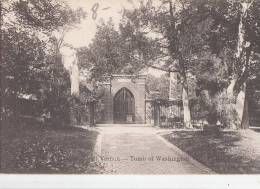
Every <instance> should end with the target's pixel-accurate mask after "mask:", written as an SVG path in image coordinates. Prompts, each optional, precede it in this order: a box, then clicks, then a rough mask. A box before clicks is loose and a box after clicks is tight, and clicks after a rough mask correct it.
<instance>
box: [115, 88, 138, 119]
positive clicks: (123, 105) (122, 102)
mask: <svg viewBox="0 0 260 189" xmlns="http://www.w3.org/2000/svg"><path fill="white" fill-rule="evenodd" d="M113 103H114V123H134V122H135V98H134V95H133V93H132V92H131V91H130V90H129V89H127V88H126V87H123V88H121V89H120V90H118V92H117V93H116V94H115V96H114V99H113Z"/></svg>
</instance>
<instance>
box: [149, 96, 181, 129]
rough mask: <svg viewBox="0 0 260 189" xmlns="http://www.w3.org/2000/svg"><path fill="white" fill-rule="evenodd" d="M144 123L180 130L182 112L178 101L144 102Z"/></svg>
mask: <svg viewBox="0 0 260 189" xmlns="http://www.w3.org/2000/svg"><path fill="white" fill-rule="evenodd" d="M146 123H148V124H153V125H155V126H160V127H167V128H168V127H170V128H181V127H182V126H183V110H182V103H181V101H180V100H146Z"/></svg>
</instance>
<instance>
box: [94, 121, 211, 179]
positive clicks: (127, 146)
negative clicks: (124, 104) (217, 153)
mask: <svg viewBox="0 0 260 189" xmlns="http://www.w3.org/2000/svg"><path fill="white" fill-rule="evenodd" d="M98 129H99V131H100V137H99V142H98V143H99V144H98V145H97V148H98V149H99V152H100V153H101V157H100V161H101V162H102V164H103V165H104V167H105V173H106V174H209V173H213V172H212V171H211V170H209V169H208V168H207V167H205V166H204V165H202V164H200V163H198V162H196V161H195V160H193V159H192V158H191V157H190V156H188V155H187V154H185V153H184V152H182V151H180V150H179V149H178V148H177V147H175V146H173V145H171V144H169V143H167V142H166V140H164V139H162V138H161V137H160V136H159V134H158V133H159V132H160V131H161V130H160V129H156V128H153V127H142V126H140V127H139V126H136V127H124V126H108V127H105V126H104V127H98Z"/></svg>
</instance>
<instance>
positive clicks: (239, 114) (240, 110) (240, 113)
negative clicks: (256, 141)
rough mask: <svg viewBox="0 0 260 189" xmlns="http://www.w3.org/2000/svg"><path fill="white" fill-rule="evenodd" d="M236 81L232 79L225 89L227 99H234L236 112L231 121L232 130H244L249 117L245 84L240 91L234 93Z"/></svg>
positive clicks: (247, 124)
mask: <svg viewBox="0 0 260 189" xmlns="http://www.w3.org/2000/svg"><path fill="white" fill-rule="evenodd" d="M236 82H237V80H236V79H233V80H232V81H231V83H230V85H229V86H228V88H227V95H228V97H229V99H234V101H233V103H234V108H235V111H236V117H235V119H234V120H233V123H232V128H233V129H239V128H242V129H245V128H248V127H249V115H248V101H247V99H246V83H243V84H242V87H241V90H240V91H239V92H238V93H236V92H235V90H234V86H235V84H236Z"/></svg>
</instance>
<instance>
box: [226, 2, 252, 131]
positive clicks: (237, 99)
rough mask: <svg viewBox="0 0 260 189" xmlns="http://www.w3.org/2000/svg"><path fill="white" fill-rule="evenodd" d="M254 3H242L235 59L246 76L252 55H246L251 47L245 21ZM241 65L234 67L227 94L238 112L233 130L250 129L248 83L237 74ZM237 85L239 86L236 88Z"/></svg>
mask: <svg viewBox="0 0 260 189" xmlns="http://www.w3.org/2000/svg"><path fill="white" fill-rule="evenodd" d="M252 3H253V1H251V2H250V3H248V2H241V14H240V21H239V26H238V42H237V52H236V54H235V57H236V59H237V61H238V62H240V65H241V64H242V74H240V75H242V76H243V75H244V74H245V73H246V71H247V64H248V61H249V56H250V53H249V54H248V55H247V53H245V50H246V48H248V47H249V46H250V43H249V42H246V41H245V25H244V19H245V18H246V16H247V10H248V9H249V7H250V6H251V4H252ZM240 65H233V71H234V73H233V74H234V75H233V79H232V81H231V83H230V85H229V86H228V88H227V94H228V97H229V98H230V99H232V98H233V99H234V108H235V111H236V118H235V120H233V123H232V127H233V128H248V127H249V118H248V117H249V116H248V105H247V100H246V82H245V81H244V82H241V81H239V78H238V74H237V73H236V72H235V69H236V68H235V67H236V66H240ZM236 85H237V86H236Z"/></svg>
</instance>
